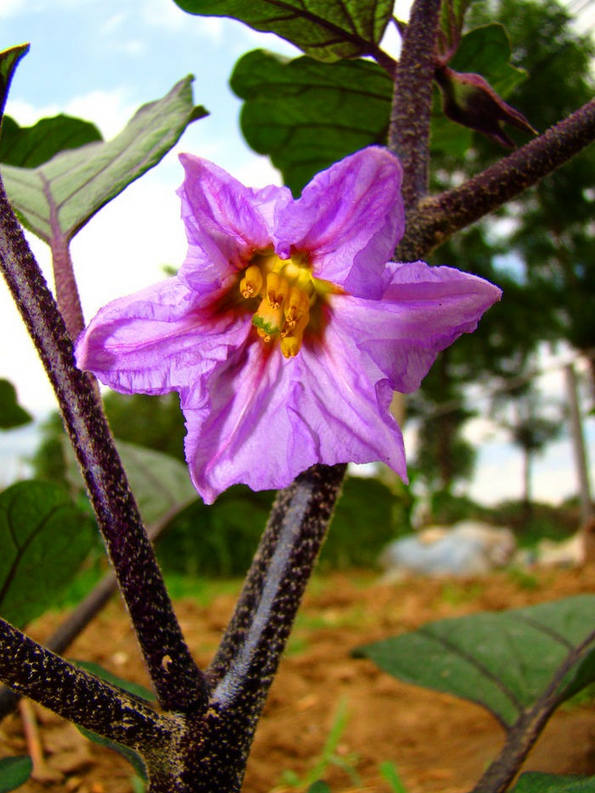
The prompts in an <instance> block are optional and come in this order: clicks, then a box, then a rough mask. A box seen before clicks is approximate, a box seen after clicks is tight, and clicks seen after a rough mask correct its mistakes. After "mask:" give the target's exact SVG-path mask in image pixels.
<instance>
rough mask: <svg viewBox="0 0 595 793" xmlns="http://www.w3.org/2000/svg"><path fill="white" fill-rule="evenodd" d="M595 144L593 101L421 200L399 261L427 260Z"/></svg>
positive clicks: (408, 230)
mask: <svg viewBox="0 0 595 793" xmlns="http://www.w3.org/2000/svg"><path fill="white" fill-rule="evenodd" d="M594 139H595V100H591V101H590V102H588V103H587V104H586V105H583V107H581V108H579V109H578V110H576V111H575V112H574V113H573V114H572V115H571V116H569V117H568V118H567V119H565V120H564V121H561V122H560V123H559V124H556V125H555V126H554V127H551V128H550V129H548V130H547V132H545V133H544V134H543V135H540V136H539V137H538V138H535V139H534V140H532V141H530V142H529V143H527V144H525V145H524V146H522V147H521V148H520V149H517V150H516V151H515V152H513V153H512V154H510V155H509V156H508V157H505V158H504V159H502V160H500V161H499V162H497V163H495V164H494V165H491V166H490V167H489V168H487V169H486V170H485V171H483V172H482V173H480V174H477V175H476V176H474V177H473V178H471V179H469V180H468V181H467V182H465V183H464V184H462V185H461V186H460V187H456V188H454V189H453V190H448V191H446V192H444V193H441V194H440V195H438V196H433V197H430V198H426V199H423V200H422V201H420V202H419V204H418V206H417V207H416V209H415V210H414V211H412V212H411V213H410V214H409V216H408V219H407V220H408V222H407V229H406V231H405V235H404V237H403V239H402V240H401V243H400V245H399V247H398V248H397V258H398V259H399V260H400V261H412V260H415V259H419V258H421V257H423V256H426V255H427V254H428V253H429V251H431V250H433V249H434V248H435V247H437V246H438V245H441V244H442V243H443V242H446V240H447V239H449V238H450V237H451V236H452V235H453V234H454V233H455V232H456V231H459V230H460V229H462V228H465V227H466V226H468V225H470V224H471V223H474V222H475V221H476V220H479V218H481V217H483V216H484V215H486V214H487V213H488V212H491V211H493V210H494V209H497V208H498V207H500V206H502V205H503V204H505V203H506V202H507V201H510V199H511V198H514V197H515V196H517V195H519V194H520V193H522V192H523V190H526V189H527V188H528V187H531V186H532V185H534V184H536V183H537V182H538V181H539V180H540V179H542V178H543V177H544V176H547V175H548V174H549V173H551V172H552V171H555V170H556V169H557V168H559V167H560V166H561V165H563V164H564V163H565V162H567V161H568V160H570V159H571V157H573V156H574V155H575V154H577V153H578V152H579V151H581V149H583V148H585V146H587V145H588V144H589V143H591V142H592V141H593V140H594Z"/></svg>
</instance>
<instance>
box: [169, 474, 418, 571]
mask: <svg viewBox="0 0 595 793" xmlns="http://www.w3.org/2000/svg"><path fill="white" fill-rule="evenodd" d="M274 495H275V494H274V493H273V492H271V491H265V492H260V493H254V492H253V491H251V490H250V489H249V488H247V487H245V486H243V485H235V486H234V487H231V488H229V490H226V491H225V493H222V494H221V496H219V498H218V499H217V501H216V502H215V504H214V505H212V506H209V507H207V506H205V505H204V504H203V503H202V502H200V501H196V502H194V503H193V504H191V505H190V506H188V507H187V508H186V509H185V510H183V511H182V512H181V513H180V514H179V515H177V516H176V517H175V518H174V519H173V520H172V521H171V523H170V524H169V525H168V527H167V530H166V532H165V534H164V536H163V538H162V539H161V540H160V541H159V545H158V548H157V554H158V556H159V561H160V563H161V564H162V565H163V567H164V569H165V570H166V571H169V572H178V573H186V574H189V575H217V576H233V575H240V574H242V573H244V572H245V571H246V569H247V568H248V566H249V564H250V561H251V559H252V556H253V555H254V551H255V550H256V546H257V544H258V540H259V538H260V534H261V532H262V530H263V528H264V525H265V523H266V520H267V517H268V514H269V511H270V508H271V505H272V503H273V498H274ZM400 517H401V516H400V512H399V510H398V509H397V508H396V505H395V498H394V496H393V495H392V493H391V491H390V490H389V489H388V488H387V487H386V485H383V484H382V483H381V482H379V481H378V480H375V479H361V478H358V477H348V478H347V479H346V480H345V484H344V487H343V495H342V497H341V499H340V500H339V503H338V505H337V508H336V511H335V515H334V517H333V521H332V523H331V527H330V530H329V534H328V537H327V540H326V542H325V544H324V546H323V548H322V552H321V555H320V566H321V568H322V569H323V570H325V569H326V570H328V569H337V568H339V569H345V568H350V567H370V566H372V567H373V566H375V564H376V558H377V556H378V554H379V553H380V550H381V549H382V548H383V547H384V545H385V544H386V543H387V542H389V541H390V540H392V539H394V538H395V537H396V536H398V535H399V534H401V533H406V532H408V531H410V530H411V525H410V524H409V523H405V522H403V521H402V520H400Z"/></svg>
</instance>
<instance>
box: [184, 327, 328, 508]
mask: <svg viewBox="0 0 595 793" xmlns="http://www.w3.org/2000/svg"><path fill="white" fill-rule="evenodd" d="M294 360H295V359H294ZM296 362H297V361H296ZM293 363H294V361H290V362H286V361H285V360H284V359H283V357H282V356H281V353H280V352H279V349H278V348H276V349H273V350H270V351H269V350H266V349H265V348H264V347H263V346H262V345H261V344H260V343H259V342H255V343H252V344H249V345H247V346H245V347H244V348H243V349H242V350H239V351H237V352H236V354H235V355H234V356H233V358H232V359H230V361H229V362H228V363H227V364H226V365H222V366H219V367H217V368H216V369H215V370H214V372H213V374H212V376H211V377H209V378H208V386H207V387H206V388H203V389H202V390H201V394H200V396H202V397H203V398H202V400H199V399H197V393H196V391H195V390H194V389H192V390H191V391H189V392H185V393H183V394H182V400H181V401H182V409H183V411H184V416H185V418H186V428H187V435H186V439H185V451H186V461H187V463H188V466H189V469H190V476H191V479H192V482H193V484H194V486H195V487H196V489H197V490H198V492H199V493H200V494H201V496H202V497H203V499H204V501H205V502H206V503H207V504H211V503H212V502H213V501H214V500H215V498H216V497H217V496H218V495H219V493H221V492H222V491H223V490H225V489H226V488H228V487H230V485H233V484H235V483H237V482H243V483H244V484H247V485H248V486H249V487H251V488H252V489H253V490H267V489H274V488H279V487H285V485H288V484H289V483H290V482H291V481H293V479H294V478H295V477H296V476H297V474H299V473H300V472H301V471H304V470H305V469H306V468H308V467H309V466H310V465H311V464H312V462H314V461H315V459H316V457H315V447H314V443H313V440H312V438H311V437H310V435H309V434H308V432H307V430H306V428H305V426H304V424H303V421H302V420H301V419H300V417H299V416H296V415H294V414H293V413H290V412H289V410H288V403H289V402H290V401H291V400H292V392H293V391H294V390H295V389H302V388H304V386H303V385H302V384H301V383H299V382H297V381H294V379H293V377H292V372H293V371H294V369H295V367H293V366H292V365H291V364H293ZM288 364H289V365H288Z"/></svg>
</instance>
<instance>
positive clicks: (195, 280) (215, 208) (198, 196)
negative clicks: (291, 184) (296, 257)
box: [178, 154, 279, 296]
mask: <svg viewBox="0 0 595 793" xmlns="http://www.w3.org/2000/svg"><path fill="white" fill-rule="evenodd" d="M180 160H181V162H182V165H183V166H184V170H185V171H186V178H185V179H184V182H183V184H182V186H181V187H180V189H179V190H178V195H179V196H180V198H181V199H182V219H183V220H184V223H185V225H186V236H187V239H188V253H187V255H186V259H185V261H184V263H183V265H182V267H181V268H180V272H179V276H180V278H182V279H183V280H184V281H185V282H186V283H187V284H188V286H189V287H191V288H192V289H195V290H196V291H198V292H199V293H200V294H201V295H202V296H206V295H210V294H212V293H213V292H215V291H217V290H219V289H221V288H223V287H225V286H228V285H229V283H230V279H232V278H233V277H234V275H235V274H237V271H238V270H239V269H241V268H242V267H244V266H245V265H246V263H247V261H248V259H249V257H250V255H251V254H252V253H253V252H254V251H255V250H258V249H262V248H266V247H270V245H271V232H270V229H269V227H268V225H267V222H266V220H265V218H264V217H263V213H262V212H261V211H260V207H261V206H263V207H264V209H265V210H266V211H267V212H268V211H269V210H268V209H267V201H265V200H264V199H262V200H261V198H259V193H258V191H254V190H251V189H250V188H249V187H244V185H243V184H241V182H238V181H237V179H234V178H233V176H231V175H230V174H228V173H227V172H226V171H224V170H223V169H222V168H219V167H218V166H217V165H214V164H213V163H211V162H208V161H207V160H203V159H201V158H200V157H194V156H193V155H191V154H182V155H180ZM277 189H279V188H277ZM270 199H271V196H270V194H269V195H268V200H269V202H270Z"/></svg>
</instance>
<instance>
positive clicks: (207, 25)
mask: <svg viewBox="0 0 595 793" xmlns="http://www.w3.org/2000/svg"><path fill="white" fill-rule="evenodd" d="M139 10H140V15H141V18H142V20H143V22H144V23H145V24H146V25H150V26H151V27H159V28H165V29H167V30H170V31H176V30H181V29H183V28H185V27H187V26H188V22H189V20H190V19H195V20H200V24H197V25H196V33H197V35H201V34H203V35H204V36H205V37H206V38H210V39H213V40H214V41H219V40H220V38H221V32H222V21H221V19H219V18H217V17H196V16H192V15H190V14H187V13H186V12H185V11H182V9H181V8H180V7H179V6H177V5H176V4H175V3H174V2H173V0H143V2H142V6H141V8H140V9H139Z"/></svg>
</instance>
